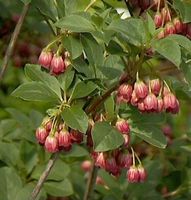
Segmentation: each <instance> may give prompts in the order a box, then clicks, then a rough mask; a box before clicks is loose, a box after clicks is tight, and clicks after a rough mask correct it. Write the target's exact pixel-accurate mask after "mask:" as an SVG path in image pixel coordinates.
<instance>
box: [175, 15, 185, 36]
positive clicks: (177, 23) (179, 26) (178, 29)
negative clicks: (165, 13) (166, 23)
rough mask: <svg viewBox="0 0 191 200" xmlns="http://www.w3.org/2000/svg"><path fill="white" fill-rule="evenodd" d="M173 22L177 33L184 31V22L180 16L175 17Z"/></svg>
mask: <svg viewBox="0 0 191 200" xmlns="http://www.w3.org/2000/svg"><path fill="white" fill-rule="evenodd" d="M173 24H174V27H175V29H176V33H182V29H183V26H182V22H181V21H180V19H179V18H178V17H176V18H174V19H173Z"/></svg>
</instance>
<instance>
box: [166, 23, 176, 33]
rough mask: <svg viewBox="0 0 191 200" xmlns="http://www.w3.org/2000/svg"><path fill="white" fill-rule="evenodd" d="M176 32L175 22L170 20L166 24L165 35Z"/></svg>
mask: <svg viewBox="0 0 191 200" xmlns="http://www.w3.org/2000/svg"><path fill="white" fill-rule="evenodd" d="M175 33H176V29H175V27H174V24H173V23H171V22H168V23H167V24H166V26H165V35H172V34H175Z"/></svg>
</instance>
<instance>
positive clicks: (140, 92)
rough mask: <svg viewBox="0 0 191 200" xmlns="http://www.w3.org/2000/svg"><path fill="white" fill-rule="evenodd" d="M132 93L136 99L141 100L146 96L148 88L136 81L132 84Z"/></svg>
mask: <svg viewBox="0 0 191 200" xmlns="http://www.w3.org/2000/svg"><path fill="white" fill-rule="evenodd" d="M134 91H135V94H136V97H137V98H138V99H143V98H145V97H146V96H147V95H148V92H149V90H148V86H147V85H146V84H145V83H144V82H143V81H137V82H136V83H135V84H134Z"/></svg>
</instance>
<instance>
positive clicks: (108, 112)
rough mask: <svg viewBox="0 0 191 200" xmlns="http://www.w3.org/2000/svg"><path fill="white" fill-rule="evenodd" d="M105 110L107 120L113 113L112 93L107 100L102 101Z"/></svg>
mask: <svg viewBox="0 0 191 200" xmlns="http://www.w3.org/2000/svg"><path fill="white" fill-rule="evenodd" d="M104 106H105V112H106V116H107V120H109V121H110V120H112V119H113V117H114V115H115V101H114V98H113V95H111V96H110V97H109V98H107V100H106V101H105V102H104Z"/></svg>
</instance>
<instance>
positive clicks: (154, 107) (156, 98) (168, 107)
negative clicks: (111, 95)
mask: <svg viewBox="0 0 191 200" xmlns="http://www.w3.org/2000/svg"><path fill="white" fill-rule="evenodd" d="M117 102H118V103H121V102H125V103H130V104H131V105H133V106H137V107H138V109H139V110H140V111H141V112H157V113H160V112H163V111H166V112H171V113H173V114H176V113H178V112H179V101H178V100H177V98H176V96H175V95H174V94H173V93H172V92H171V91H170V89H169V87H167V86H164V85H163V83H162V82H161V81H160V80H159V79H153V80H150V81H149V82H148V84H146V83H145V82H144V81H141V80H139V79H138V80H137V81H136V82H135V84H134V85H133V86H131V85H129V84H122V85H120V87H119V88H118V91H117Z"/></svg>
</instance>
